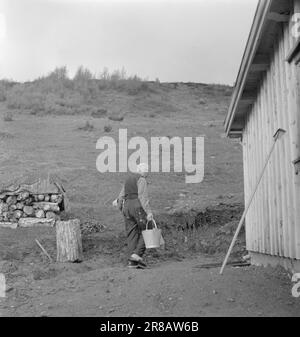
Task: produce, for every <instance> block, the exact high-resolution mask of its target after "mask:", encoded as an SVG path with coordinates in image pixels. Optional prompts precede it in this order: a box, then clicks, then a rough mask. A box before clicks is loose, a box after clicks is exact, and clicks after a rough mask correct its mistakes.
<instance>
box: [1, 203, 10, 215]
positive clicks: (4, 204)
mask: <svg viewBox="0 0 300 337" xmlns="http://www.w3.org/2000/svg"><path fill="white" fill-rule="evenodd" d="M7 211H8V205H7V204H6V203H0V214H3V213H4V212H7Z"/></svg>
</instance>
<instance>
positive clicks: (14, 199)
mask: <svg viewBox="0 0 300 337" xmlns="http://www.w3.org/2000/svg"><path fill="white" fill-rule="evenodd" d="M6 203H7V205H8V206H10V205H15V204H16V203H17V197H16V196H14V195H12V196H9V197H8V198H7V199H6Z"/></svg>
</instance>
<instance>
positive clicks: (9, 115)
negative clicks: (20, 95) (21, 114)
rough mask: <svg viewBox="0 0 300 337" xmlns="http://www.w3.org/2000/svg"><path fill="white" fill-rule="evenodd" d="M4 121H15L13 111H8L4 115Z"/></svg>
mask: <svg viewBox="0 0 300 337" xmlns="http://www.w3.org/2000/svg"><path fill="white" fill-rule="evenodd" d="M3 120H4V122H12V121H13V116H12V113H11V111H7V112H6V113H5V115H4V116H3Z"/></svg>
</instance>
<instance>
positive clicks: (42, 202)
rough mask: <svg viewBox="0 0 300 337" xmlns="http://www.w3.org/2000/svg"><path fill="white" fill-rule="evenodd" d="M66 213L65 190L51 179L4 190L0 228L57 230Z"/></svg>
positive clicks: (1, 194) (1, 198) (1, 190)
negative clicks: (43, 226)
mask: <svg viewBox="0 0 300 337" xmlns="http://www.w3.org/2000/svg"><path fill="white" fill-rule="evenodd" d="M65 210H66V196H65V190H64V188H63V187H62V185H61V184H59V183H58V182H57V181H56V180H55V179H54V178H51V177H50V176H49V175H48V176H47V177H45V178H39V179H31V180H28V179H27V180H26V181H25V182H24V183H20V184H17V185H16V184H12V185H10V186H6V187H5V188H2V189H0V226H4V227H6V226H9V224H10V223H12V224H14V226H11V227H13V228H14V227H17V226H20V227H31V226H39V225H48V226H49V225H50V226H53V225H54V224H55V221H56V220H59V215H60V213H61V212H62V211H65Z"/></svg>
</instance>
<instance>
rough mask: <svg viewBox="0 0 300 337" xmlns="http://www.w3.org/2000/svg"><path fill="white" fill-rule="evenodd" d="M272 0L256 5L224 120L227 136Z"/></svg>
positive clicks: (261, 0)
mask: <svg viewBox="0 0 300 337" xmlns="http://www.w3.org/2000/svg"><path fill="white" fill-rule="evenodd" d="M272 2H273V0H260V1H259V3H258V5H257V8H256V13H255V16H254V19H253V23H252V27H251V30H250V33H249V37H248V41H247V44H246V48H245V51H244V55H243V58H242V62H241V65H240V68H239V72H238V76H237V80H236V84H235V87H234V91H233V93H232V97H231V102H230V105H229V109H228V113H227V116H226V119H225V121H224V126H225V131H226V135H227V136H229V133H230V131H231V126H232V123H233V120H234V116H235V114H236V109H237V105H238V102H239V100H240V98H241V95H242V93H243V90H244V86H245V81H246V79H247V76H248V73H249V69H250V66H251V64H252V62H253V59H254V56H255V54H256V51H257V48H258V46H259V41H260V36H261V34H262V31H263V27H264V24H265V22H266V18H267V14H268V12H269V10H270V7H271V4H272Z"/></svg>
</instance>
